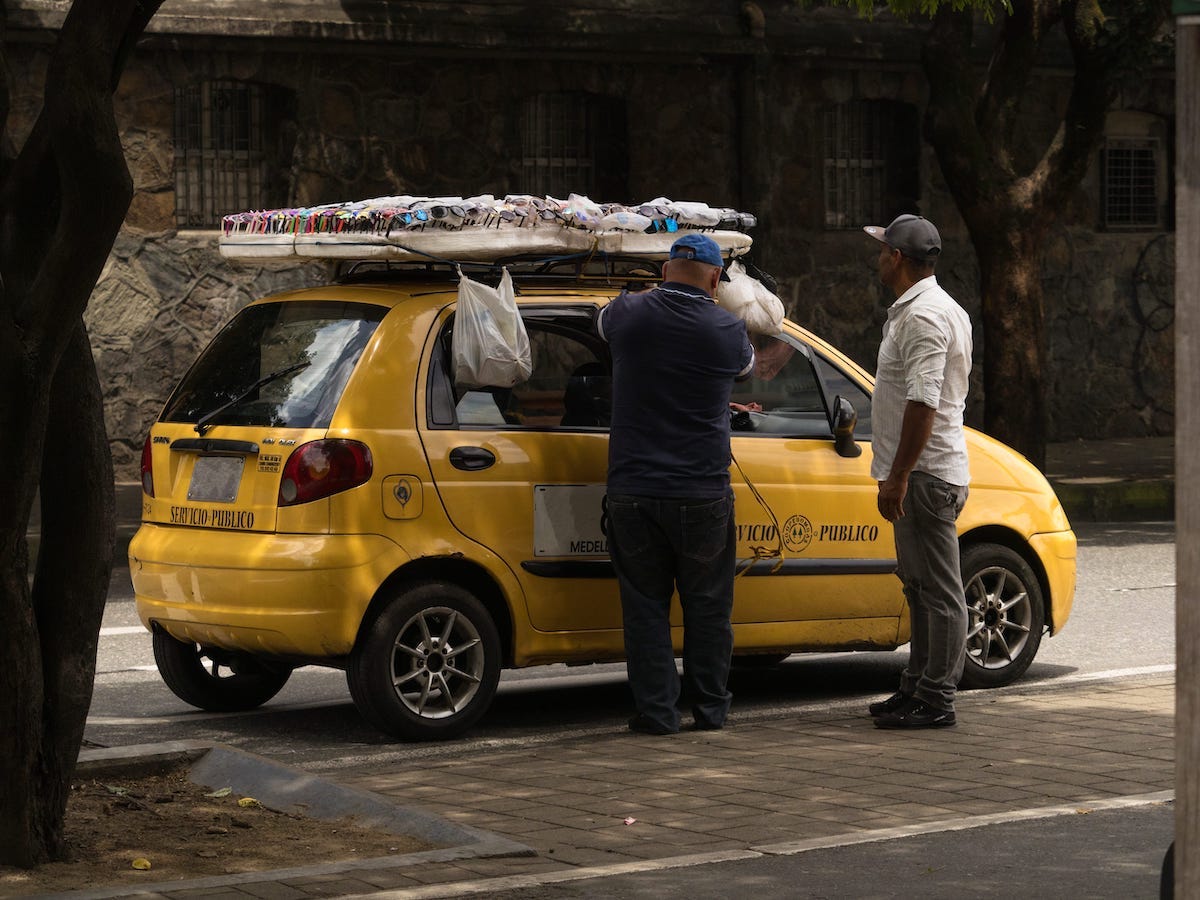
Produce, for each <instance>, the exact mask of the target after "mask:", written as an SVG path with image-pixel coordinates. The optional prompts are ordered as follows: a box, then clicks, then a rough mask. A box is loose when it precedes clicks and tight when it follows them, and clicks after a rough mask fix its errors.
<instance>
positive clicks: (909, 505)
mask: <svg viewBox="0 0 1200 900" xmlns="http://www.w3.org/2000/svg"><path fill="white" fill-rule="evenodd" d="M966 502H967V489H966V488H965V487H960V486H958V485H954V484H949V483H947V482H945V481H942V480H941V479H940V478H935V477H934V476H932V475H927V474H926V473H924V472H913V473H912V474H911V475H910V476H909V478H908V493H907V494H905V496H904V515H903V516H902V517H901V518H899V519H897V520H896V522H895V523H894V524H895V529H896V559H897V562H898V563H899V568H900V571H899V575H900V580H901V581H902V582H903V583H904V596H905V598H907V600H908V613H909V617H910V619H911V622H912V644H911V647H910V650H909V654H908V665H907V666H905V668H904V671H903V672H902V673H901V674H900V691H901V693H904V694H909V695H911V696H914V697H916V698H917V699H918V700H920V701H922V702H924V703H928V704H929V705H930V706H932V707H934V708H935V709H944V710H953V709H954V692H955V690H956V689H957V687H958V680H959V679H960V678H961V677H962V671H963V663H964V661H965V659H966V657H965V656H964V654H965V653H966V645H967V598H966V595H965V594H964V593H963V583H962V570H961V568H960V567H959V560H958V532H957V529H956V528H955V526H954V523H955V522H956V521H957V520H958V514H959V513H960V512H962V508H963V504H964V503H966Z"/></svg>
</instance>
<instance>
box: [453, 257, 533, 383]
mask: <svg viewBox="0 0 1200 900" xmlns="http://www.w3.org/2000/svg"><path fill="white" fill-rule="evenodd" d="M458 279H459V280H458V309H457V311H456V312H455V314H454V332H453V334H452V335H451V341H450V343H451V352H452V355H453V357H454V381H455V383H456V384H457V385H459V386H465V387H483V386H490V387H512V386H513V385H514V384H518V383H520V382H522V381H525V380H526V379H527V378H529V373H530V372H532V371H533V357H532V355H531V354H530V351H529V335H528V333H526V331H525V323H524V322H523V321H521V314H520V312H519V311H518V310H517V299H516V292H515V291H514V290H513V283H512V277H511V276H510V275H509V274H508V269H504V274H503V275H502V276H501V277H500V285H499V286H498V287H494V288H493V287H489V286H488V285H486V284H480V283H479V282H477V281H472V280H471V279H470V278H467V277H466V276H465V275H463V273H462V270H461V269H459V271H458Z"/></svg>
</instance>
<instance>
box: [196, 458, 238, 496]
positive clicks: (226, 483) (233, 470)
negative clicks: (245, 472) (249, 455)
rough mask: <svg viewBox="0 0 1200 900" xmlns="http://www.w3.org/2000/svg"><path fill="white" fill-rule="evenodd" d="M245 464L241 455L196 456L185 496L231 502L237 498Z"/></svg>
mask: <svg viewBox="0 0 1200 900" xmlns="http://www.w3.org/2000/svg"><path fill="white" fill-rule="evenodd" d="M245 464H246V459H245V457H242V456H198V457H197V458H196V465H195V466H194V467H193V469H192V480H191V481H190V482H188V492H187V498H188V499H189V500H199V501H207V502H209V503H232V502H233V501H234V500H236V499H237V493H238V485H240V484H241V483H242V469H243V468H244V467H245Z"/></svg>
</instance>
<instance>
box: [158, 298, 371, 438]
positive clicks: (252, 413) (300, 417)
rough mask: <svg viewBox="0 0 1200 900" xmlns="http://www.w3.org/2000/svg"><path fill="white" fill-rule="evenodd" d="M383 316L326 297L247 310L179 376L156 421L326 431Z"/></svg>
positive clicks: (367, 307)
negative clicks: (177, 383)
mask: <svg viewBox="0 0 1200 900" xmlns="http://www.w3.org/2000/svg"><path fill="white" fill-rule="evenodd" d="M386 312H387V310H386V309H385V308H383V307H380V306H372V305H370V304H366V303H342V302H338V301H327V300H326V301H311V302H292V303H269V304H262V305H259V306H251V307H247V308H246V309H244V310H242V311H241V312H240V313H238V315H237V316H236V317H235V318H234V319H233V321H232V322H230V323H229V324H228V325H226V326H225V328H224V329H223V330H222V331H221V333H220V334H218V335H217V336H216V338H214V340H213V342H212V343H211V344H209V346H208V349H206V350H205V351H204V353H203V354H202V355H201V356H200V358H199V359H198V360H197V361H196V364H195V365H194V366H192V368H191V371H189V372H188V373H187V375H186V376H184V379H183V381H182V382H181V383H180V385H179V387H178V388H176V389H175V393H174V394H172V396H171V399H170V400H169V401H167V408H166V411H165V412H164V413H163V416H162V420H163V421H164V422H197V421H199V420H200V419H201V418H205V419H206V425H263V426H272V427H282V428H326V427H328V425H329V422H330V420H331V419H332V418H333V411H334V409H335V408H336V406H337V403H338V400H339V399H341V396H342V390H343V389H344V388H345V387H346V382H347V381H348V380H349V378H350V373H351V372H353V371H354V366H355V364H357V362H358V359H359V357H360V356H361V355H362V352H363V349H364V348H365V347H366V345H367V341H368V340H370V338H371V335H372V334H374V332H375V328H376V326H378V325H379V322H380V320H382V319H383V316H384V314H385V313H386ZM276 373H282V374H279V375H278V377H273V378H269V377H268V376H272V375H274V374H276ZM264 379H265V380H264ZM260 380H262V381H263V383H262V384H261V385H260V386H258V387H257V388H255V389H253V390H249V389H250V388H251V386H252V385H254V384H255V382H258V381H260ZM243 394H245V396H242V395H243ZM231 401H235V402H231ZM222 407H224V408H222ZM214 413H215V414H214Z"/></svg>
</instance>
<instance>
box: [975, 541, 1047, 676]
mask: <svg viewBox="0 0 1200 900" xmlns="http://www.w3.org/2000/svg"><path fill="white" fill-rule="evenodd" d="M962 573H963V587H964V589H965V591H966V596H967V659H966V664H965V665H964V666H963V676H962V681H961V682H960V686H961V687H964V688H991V687H1001V686H1002V685H1006V684H1011V683H1012V682H1014V681H1016V680H1017V679H1018V678H1020V677H1021V676H1022V675H1024V674H1025V670H1026V669H1028V668H1029V664H1030V663H1031V662H1033V657H1034V655H1035V654H1036V653H1037V650H1038V646H1039V645H1040V644H1041V642H1042V631H1043V630H1044V628H1045V625H1046V607H1045V602H1044V600H1043V598H1042V588H1041V585H1040V583H1039V582H1038V580H1037V576H1036V575H1035V574H1034V572H1033V569H1031V568H1030V567H1029V563H1027V562H1026V561H1025V560H1024V558H1022V557H1021V555H1020V554H1019V553H1017V552H1016V551H1014V550H1011V549H1009V548H1008V547H1004V546H1002V545H1000V544H975V545H972V546H970V547H966V548H964V550H963V553H962Z"/></svg>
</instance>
